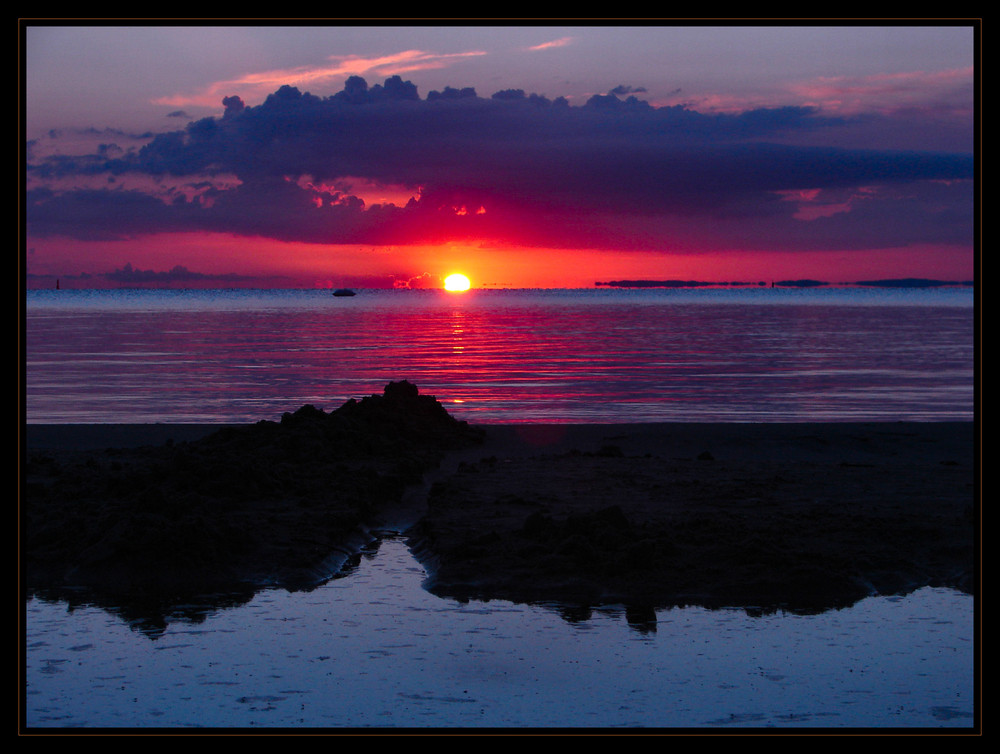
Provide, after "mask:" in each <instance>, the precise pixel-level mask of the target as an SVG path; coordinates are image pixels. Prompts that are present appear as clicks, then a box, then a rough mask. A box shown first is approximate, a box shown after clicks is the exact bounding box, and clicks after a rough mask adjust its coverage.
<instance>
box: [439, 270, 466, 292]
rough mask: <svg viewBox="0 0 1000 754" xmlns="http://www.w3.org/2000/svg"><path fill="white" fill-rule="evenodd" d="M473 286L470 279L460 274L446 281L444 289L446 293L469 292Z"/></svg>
mask: <svg viewBox="0 0 1000 754" xmlns="http://www.w3.org/2000/svg"><path fill="white" fill-rule="evenodd" d="M471 285H472V283H470V282H469V278H467V277H466V276H465V275H462V274H461V273H458V272H456V273H455V274H453V275H449V276H448V277H446V278H445V279H444V289H445V290H446V291H467V290H469V288H470V287H471Z"/></svg>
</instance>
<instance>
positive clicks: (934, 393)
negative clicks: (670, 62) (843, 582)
mask: <svg viewBox="0 0 1000 754" xmlns="http://www.w3.org/2000/svg"><path fill="white" fill-rule="evenodd" d="M974 316H975V315H974V308H973V294H972V292H971V291H970V290H968V289H938V290H869V289H836V290H834V289H828V290H788V289H781V290H779V289H775V290H771V289H767V290H753V289H747V290H742V289H741V290H712V291H709V290H670V291H615V290H594V291H473V292H470V293H468V294H463V295H449V294H444V293H441V292H434V291H407V292H399V291H361V292H359V294H358V295H357V296H355V297H353V298H347V299H336V298H333V297H331V296H330V295H329V293H328V292H323V291H227V292H193V291H191V292H188V291H162V292H157V291H113V292H98V291H58V292H55V291H44V292H42V291H39V292H29V293H28V296H27V301H26V310H25V340H24V345H25V358H26V370H25V382H24V385H25V398H26V402H25V419H26V421H27V422H29V423H78V422H81V423H87V422H100V423H132V422H140V423H141V422H164V423H171V422H182V423H184V422H192V423H193V422H197V423H203V422H209V423H214V422H218V423H228V422H237V423H240V422H253V421H257V420H259V419H277V418H279V417H280V415H281V414H282V413H283V412H285V411H289V410H295V409H297V408H298V407H300V406H301V405H304V404H307V403H310V404H313V405H316V406H318V407H320V408H324V409H325V410H330V409H333V408H336V407H337V406H338V405H340V403H342V402H343V401H344V400H346V399H347V398H350V397H361V396H364V395H368V394H371V393H379V392H381V390H382V388H383V386H384V385H385V383H387V382H389V381H391V380H399V379H408V380H410V381H411V382H414V383H415V384H417V385H418V386H419V387H420V389H421V391H422V392H424V393H429V394H432V395H435V396H437V397H438V398H439V400H441V401H442V403H444V405H445V406H446V407H447V408H448V410H449V411H450V412H451V413H453V414H454V415H456V416H458V417H459V418H463V419H468V420H470V421H472V422H477V421H478V422H557V423H558V422H639V421H813V420H826V421H858V420H874V421H898V420H917V421H939V420H956V419H957V420H971V419H972V418H973V412H974V352H975V348H974V322H975V319H974ZM425 575H426V574H425V573H424V571H423V569H422V567H421V566H420V564H419V563H417V562H416V560H415V559H414V558H413V556H412V554H411V553H410V552H409V550H408V549H407V547H406V545H405V542H404V541H403V540H401V539H399V538H396V537H391V536H390V537H388V538H386V539H384V540H383V541H382V542H381V545H380V546H379V547H378V548H373V549H372V550H371V551H370V552H368V553H366V554H365V556H364V557H363V558H361V561H360V563H359V564H358V565H357V567H356V568H354V569H352V570H349V571H347V572H345V573H343V574H340V575H339V576H340V577H338V578H333V579H331V580H330V581H328V582H326V583H325V584H323V585H321V586H320V587H318V588H316V589H314V590H311V591H305V592H293V593H290V592H286V591H283V590H277V589H270V590H264V591H261V592H259V593H258V594H257V595H256V596H254V597H253V599H251V600H250V601H249V602H246V603H245V604H242V605H240V606H236V607H230V608H209V609H205V610H204V611H203V612H201V613H199V612H198V610H197V609H194V608H192V606H186V607H184V608H183V609H179V610H178V615H177V616H176V617H175V618H172V619H170V620H168V621H167V623H166V625H165V626H158V627H153V628H150V626H148V625H144V624H141V623H135V622H133V621H131V620H130V618H129V616H128V614H126V613H124V612H119V611H116V610H114V609H107V608H100V607H97V606H95V605H90V604H88V603H87V602H86V600H82V601H79V602H76V603H74V604H72V605H68V604H67V603H66V602H63V601H58V600H54V601H47V600H44V599H41V598H38V597H34V598H32V599H31V600H29V601H27V602H26V603H25V604H24V623H23V626H24V683H25V686H24V689H25V695H24V703H23V707H22V711H23V718H22V725H23V726H24V727H26V728H27V729H28V730H31V731H46V730H52V729H58V728H103V729H116V728H126V729H171V730H177V729H186V728H205V727H208V728H240V729H247V730H253V729H285V728H290V729H313V728H315V729H325V730H338V729H339V730H343V729H365V730H367V729H375V730H378V729H385V728H391V729H417V730H422V729H437V728H466V729H470V730H487V729H503V730H510V729H514V728H525V727H528V728H543V729H548V728H552V729H563V728H570V729H578V728H600V729H635V728H645V729H690V730H710V731H719V730H734V729H748V728H753V729H758V728H765V729H772V728H795V729H800V730H807V729H855V728H874V729H880V730H892V729H902V730H916V729H941V730H949V731H963V730H964V731H967V730H971V729H973V726H974V725H975V724H976V722H977V718H976V714H977V708H976V704H975V702H976V688H977V687H976V680H977V673H976V667H977V665H976V663H977V657H976V653H975V651H974V644H975V642H974V639H975V630H976V629H975V627H976V615H975V605H974V602H973V599H972V597H970V596H968V595H965V594H961V593H958V592H954V591H951V590H947V589H930V588H925V589H921V590H918V591H917V592H914V593H912V594H909V595H906V596H896V597H873V598H869V599H866V600H863V601H862V602H860V603H858V604H857V605H855V606H853V607H850V608H847V609H843V610H833V611H828V612H824V613H821V614H818V615H792V614H785V613H781V612H778V613H772V614H769V615H751V614H748V613H746V612H744V611H740V610H706V609H703V608H694V607H692V608H674V609H670V610H657V611H656V613H655V617H654V619H653V620H652V621H649V620H647V621H645V622H643V623H641V624H635V623H630V622H629V620H628V616H627V614H626V613H625V611H624V609H623V608H620V607H616V606H607V607H606V608H602V609H595V610H594V611H593V612H590V613H585V614H581V613H580V612H579V611H577V610H574V609H572V606H561V605H555V604H552V605H523V604H516V603H510V602H504V601H492V602H476V601H473V602H468V603H459V602H456V601H454V600H448V599H443V598H439V597H436V596H434V595H432V594H430V593H428V592H427V591H426V590H424V589H423V588H422V581H423V579H424V577H425Z"/></svg>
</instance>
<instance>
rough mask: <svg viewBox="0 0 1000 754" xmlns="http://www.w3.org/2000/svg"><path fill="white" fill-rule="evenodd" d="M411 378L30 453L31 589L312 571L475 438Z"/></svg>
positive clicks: (269, 580) (25, 542) (286, 581)
mask: <svg viewBox="0 0 1000 754" xmlns="http://www.w3.org/2000/svg"><path fill="white" fill-rule="evenodd" d="M480 439H481V435H480V433H479V432H478V431H476V430H474V429H472V428H470V427H469V426H468V425H467V424H466V423H465V422H460V421H457V420H456V419H454V418H453V417H451V416H450V415H449V414H448V413H447V411H446V410H445V409H444V408H443V407H442V406H441V404H440V403H439V402H438V401H436V400H435V399H434V398H433V397H431V396H424V395H420V394H419V393H418V390H417V388H416V387H415V386H414V385H412V384H410V383H408V382H406V381H403V382H397V383H390V384H389V385H388V386H386V388H385V391H384V393H383V394H382V395H373V396H370V397H367V398H364V399H363V400H360V401H356V400H353V399H352V400H349V401H348V402H347V403H345V404H344V405H343V406H341V407H340V408H339V409H337V410H335V411H333V412H331V413H325V412H324V411H322V410H319V409H317V408H314V407H313V406H304V407H302V408H300V409H299V410H298V411H296V412H294V413H287V414H285V415H284V416H283V417H282V418H281V421H280V422H271V421H261V422H258V423H256V424H253V425H248V426H246V427H239V428H225V429H222V430H220V431H218V432H216V433H214V434H211V435H209V436H207V437H205V438H203V439H201V440H198V441H195V442H184V443H177V444H173V443H170V444H167V445H163V446H157V447H142V448H132V449H115V448H108V449H106V450H103V451H96V452H81V453H76V454H51V453H33V454H30V455H29V457H28V458H27V459H26V466H25V486H24V488H23V504H22V521H23V538H22V556H23V557H22V565H23V574H24V577H25V579H26V584H27V585H28V587H29V589H42V588H50V587H58V586H89V587H96V588H100V589H103V590H111V591H116V592H122V593H137V592H146V593H148V592H165V591H166V592H170V591H175V592H185V593H202V592H206V591H216V590H221V589H231V588H233V587H234V586H235V585H244V586H245V585H248V584H254V585H260V584H280V585H283V586H289V587H292V588H295V587H297V586H305V585H309V584H313V583H316V581H317V580H320V579H322V578H324V577H327V576H329V574H330V572H331V569H332V570H336V567H337V561H338V560H342V559H343V558H345V557H346V556H347V555H348V554H349V553H352V552H356V551H357V549H358V547H359V546H360V545H361V544H363V543H364V542H366V541H368V540H370V539H371V537H370V536H368V535H367V533H366V531H365V526H366V524H367V523H368V522H369V521H370V520H371V518H372V516H373V515H374V514H375V513H376V512H377V511H378V509H379V507H380V506H381V505H383V504H385V503H387V502H390V501H395V500H398V499H399V497H400V496H401V495H402V493H403V490H404V489H405V487H406V486H407V485H409V484H412V483H414V482H416V481H419V479H420V478H421V476H422V475H423V474H424V472H425V471H426V470H428V469H430V468H433V467H434V466H435V465H437V464H438V463H439V461H440V459H441V457H442V455H443V454H444V452H445V451H446V450H448V449H451V448H457V447H462V446H465V445H468V444H471V443H476V442H478V441H480Z"/></svg>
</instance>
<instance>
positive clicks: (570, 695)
mask: <svg viewBox="0 0 1000 754" xmlns="http://www.w3.org/2000/svg"><path fill="white" fill-rule="evenodd" d="M424 575H425V574H424V571H423V569H422V568H421V567H420V566H419V564H417V562H416V561H415V560H414V559H413V557H412V555H411V554H410V552H409V550H408V549H407V548H406V545H405V543H404V542H403V541H402V540H399V539H388V540H386V541H384V542H383V544H382V546H381V548H380V549H379V550H378V551H377V553H375V554H374V555H373V556H371V557H366V558H364V559H363V560H362V562H361V563H360V565H359V567H358V568H357V569H356V570H355V571H354V572H353V573H351V574H350V575H349V576H347V577H346V578H341V579H335V580H332V581H329V582H327V583H326V584H325V585H323V586H322V587H320V588H318V589H315V590H314V591H311V592H299V593H288V592H285V591H281V590H271V591H265V592H262V593H260V594H258V595H257V596H256V597H255V598H254V599H253V600H252V601H250V602H249V603H247V604H246V605H244V606H241V607H238V608H234V609H229V610H221V611H219V612H216V613H214V614H211V615H208V616H207V617H206V619H205V620H204V621H203V622H201V623H186V622H175V623H171V624H170V625H169V626H168V627H167V629H166V630H165V631H164V632H163V633H162V634H160V635H159V636H157V637H156V638H150V637H149V636H147V635H145V634H143V633H141V632H138V631H133V630H130V629H129V627H128V626H127V625H126V624H125V623H124V622H122V621H121V619H119V618H117V617H115V616H113V615H110V614H108V613H106V612H104V611H102V610H98V609H96V608H80V609H76V610H74V611H72V612H68V611H67V609H66V606H65V604H62V603H47V602H43V601H40V600H37V599H33V600H32V601H30V602H29V603H28V604H27V614H28V615H27V618H28V620H27V626H28V630H27V636H26V647H27V650H26V652H27V663H26V667H27V695H26V703H25V710H26V712H25V714H26V722H27V725H28V726H29V727H31V728H35V727H84V726H87V727H129V728H176V727H194V726H208V727H239V728H264V727H298V728H301V727H320V728H346V727H373V726H388V727H420V728H424V727H475V728H483V727H515V726H516V727H526V726H527V727H582V726H588V727H590V726H596V727H618V726H624V727H647V728H678V727H684V728H690V727H693V728H727V729H728V728H744V727H748V726H753V727H763V726H767V727H779V728H780V727H824V728H842V727H879V728H886V727H893V728H895V727H948V728H962V727H969V726H971V725H972V724H973V722H974V720H973V717H972V715H973V686H974V678H973V676H974V672H973V665H974V658H973V641H972V639H973V603H972V598H971V597H969V596H967V595H962V594H959V593H957V592H952V591H950V590H941V589H929V588H928V589H921V590H920V591H918V592H915V593H913V594H911V595H909V596H906V597H893V598H875V599H868V600H864V601H862V602H861V603H859V604H857V605H855V606H854V607H852V608H850V609H846V610H840V611H830V612H827V613H823V614H821V615H813V616H796V615H787V614H781V613H777V614H773V615H765V616H761V617H751V616H748V615H747V614H746V613H745V612H744V611H739V610H717V611H710V610H705V609H702V608H678V609H672V610H660V611H656V614H655V616H641V615H640V616H635V615H629V616H627V615H626V614H625V611H624V610H623V609H606V610H594V611H593V612H592V613H589V614H588V613H587V612H586V611H583V612H582V613H580V612H576V611H573V610H571V609H559V608H558V607H556V606H530V605H520V604H513V603H509V602H501V601H497V602H487V603H481V602H472V603H467V604H460V603H458V602H454V601H451V600H444V599H440V598H437V597H435V596H433V595H431V594H429V593H428V592H426V591H424V590H423V589H422V588H421V582H422V580H423V578H424ZM652 619H655V622H654V621H653V620H652Z"/></svg>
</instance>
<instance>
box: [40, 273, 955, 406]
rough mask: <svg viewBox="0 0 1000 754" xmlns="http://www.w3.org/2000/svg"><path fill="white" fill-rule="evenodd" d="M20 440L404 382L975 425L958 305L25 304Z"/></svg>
mask: <svg viewBox="0 0 1000 754" xmlns="http://www.w3.org/2000/svg"><path fill="white" fill-rule="evenodd" d="M25 349H26V379H25V387H26V390H25V394H26V406H25V407H26V420H27V421H28V422H29V423H55V424H62V423H88V422H100V423H132V422H139V423H148V422H163V423H202V422H207V423H216V422H218V423H227V422H236V423H243V422H254V421H258V420H260V419H277V418H280V416H281V414H282V413H284V412H285V411H294V410H296V409H298V408H299V407H301V406H303V405H305V404H312V405H314V406H316V407H318V408H322V409H324V410H332V409H334V408H336V407H337V406H339V405H340V404H341V403H343V402H344V401H345V400H347V399H348V398H352V397H354V398H360V397H363V396H365V395H370V394H372V393H381V391H382V388H383V387H384V386H385V384H386V383H388V382H390V381H392V380H400V379H408V380H409V381H410V382H413V383H414V384H416V385H417V386H418V387H419V388H420V390H421V392H423V393H427V394H431V395H434V396H436V397H437V398H438V399H439V400H440V401H441V402H442V403H443V404H444V405H445V406H446V407H447V408H448V410H449V411H450V412H451V413H452V414H453V415H455V416H457V417H459V418H462V419H467V420H469V421H471V422H552V423H560V422H598V423H616V422H659V421H726V422H728V421H752V422H761V421H775V422H776V421H812V420H821V421H868V420H872V421H900V420H914V421H943V420H956V419H957V420H971V419H972V416H973V403H974V373H973V369H974V366H973V365H974V308H973V292H972V290H971V289H968V288H941V289H930V290H928V289H918V290H894V289H867V288H839V289H832V288H831V289H819V290H817V289H809V290H799V289H753V288H748V289H712V290H707V289H680V290H607V289H594V290H554V291H500V290H479V291H470V292H468V293H465V294H449V293H445V292H442V291H426V290H425V291H361V292H359V294H358V295H357V296H355V297H353V298H334V297H332V296H331V295H330V294H329V292H328V291H239V290H237V291H136V290H122V291H31V292H29V293H28V296H27V305H26V316H25Z"/></svg>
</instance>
